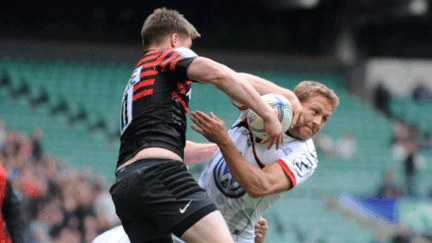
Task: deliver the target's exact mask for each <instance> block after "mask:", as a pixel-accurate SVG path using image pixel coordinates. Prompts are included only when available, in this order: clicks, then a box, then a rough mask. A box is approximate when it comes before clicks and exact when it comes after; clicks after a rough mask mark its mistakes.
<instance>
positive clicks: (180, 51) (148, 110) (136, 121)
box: [117, 47, 197, 167]
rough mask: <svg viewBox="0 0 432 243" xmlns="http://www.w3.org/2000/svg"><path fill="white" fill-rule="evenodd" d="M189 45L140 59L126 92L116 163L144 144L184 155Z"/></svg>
mask: <svg viewBox="0 0 432 243" xmlns="http://www.w3.org/2000/svg"><path fill="white" fill-rule="evenodd" d="M196 57H197V54H195V52H193V51H192V50H190V49H187V48H184V47H181V48H173V49H169V50H151V51H147V52H145V53H144V55H143V58H142V59H141V60H140V61H139V62H138V64H137V65H136V67H135V70H134V71H133V73H132V76H131V77H130V79H129V82H128V84H127V86H126V89H125V91H124V93H123V100H122V108H121V121H120V129H121V136H120V142H121V145H120V153H119V158H118V161H117V167H119V166H120V165H122V164H123V163H124V162H126V161H127V160H129V159H131V158H132V157H133V156H135V154H137V153H138V152H139V151H140V150H142V149H144V148H150V147H159V148H165V149H168V150H170V151H173V152H174V153H176V154H178V155H179V156H180V157H182V158H183V156H184V147H185V141H186V139H185V136H186V115H187V112H188V103H189V99H190V96H191V84H192V81H191V80H189V79H188V77H187V68H188V66H189V65H190V63H191V62H192V61H193V60H194V59H195V58H196Z"/></svg>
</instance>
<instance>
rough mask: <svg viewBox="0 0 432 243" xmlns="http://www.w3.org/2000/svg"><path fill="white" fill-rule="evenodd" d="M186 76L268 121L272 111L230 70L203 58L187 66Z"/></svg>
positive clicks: (253, 90) (256, 93) (243, 80)
mask: <svg viewBox="0 0 432 243" xmlns="http://www.w3.org/2000/svg"><path fill="white" fill-rule="evenodd" d="M187 75H188V77H189V78H190V79H193V80H197V81H198V82H200V83H203V84H209V83H210V84H213V85H215V86H216V87H217V88H218V89H220V90H221V91H222V92H224V93H226V94H227V95H228V96H229V97H230V98H231V99H233V100H235V101H237V102H239V103H241V104H243V105H246V106H247V107H249V108H250V109H252V110H253V111H254V112H255V113H257V114H258V115H259V116H260V117H261V118H263V119H264V120H266V121H268V120H270V119H271V118H272V117H273V116H274V111H273V110H272V109H271V108H270V106H269V105H268V104H267V103H266V102H264V101H263V100H262V99H261V98H260V95H259V93H258V92H257V91H256V90H255V89H254V88H253V87H252V85H251V84H249V82H248V81H247V80H246V79H244V78H243V77H241V76H240V75H239V74H238V73H237V72H235V71H234V70H232V69H231V68H229V67H227V66H225V65H223V64H220V63H217V62H215V61H213V60H211V59H208V58H204V57H197V58H195V59H194V60H193V61H192V63H191V64H190V65H189V67H188V70H187Z"/></svg>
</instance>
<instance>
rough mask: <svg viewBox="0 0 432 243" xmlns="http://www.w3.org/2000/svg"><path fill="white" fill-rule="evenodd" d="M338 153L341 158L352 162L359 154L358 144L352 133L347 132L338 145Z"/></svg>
mask: <svg viewBox="0 0 432 243" xmlns="http://www.w3.org/2000/svg"><path fill="white" fill-rule="evenodd" d="M336 151H337V154H338V156H339V157H340V158H342V159H344V160H351V159H352V158H353V157H354V155H355V153H356V152H357V142H356V139H355V137H354V135H353V134H352V133H350V132H345V133H344V134H343V136H342V137H341V138H340V139H339V141H338V142H337V143H336Z"/></svg>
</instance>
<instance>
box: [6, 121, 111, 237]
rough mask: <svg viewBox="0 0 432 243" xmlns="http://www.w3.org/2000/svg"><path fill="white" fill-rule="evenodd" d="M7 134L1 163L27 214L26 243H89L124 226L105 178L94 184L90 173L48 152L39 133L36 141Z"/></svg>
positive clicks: (35, 138)
mask: <svg viewBox="0 0 432 243" xmlns="http://www.w3.org/2000/svg"><path fill="white" fill-rule="evenodd" d="M4 133H5V134H6V139H5V142H4V145H3V146H2V147H0V162H1V163H4V165H5V169H6V173H5V174H7V175H8V176H9V178H10V185H11V187H13V188H14V189H16V192H17V194H18V195H19V198H20V199H21V200H22V204H23V207H24V210H22V211H20V212H22V214H23V221H24V224H25V225H26V229H28V230H27V233H23V234H22V237H26V238H25V240H24V241H23V242H31V243H45V242H48V243H57V242H62V243H63V242H68V243H69V242H79V243H86V242H91V241H92V240H93V238H94V237H96V235H97V234H99V233H100V232H102V231H104V230H106V229H107V228H108V227H110V226H111V225H112V224H119V220H118V218H116V217H114V216H112V214H114V215H115V210H114V209H113V207H112V206H110V205H111V204H112V200H111V197H110V195H109V193H108V189H107V188H106V187H105V181H104V178H103V177H102V176H98V177H97V178H96V179H95V180H93V179H92V173H91V171H90V170H88V169H85V170H83V171H82V172H80V171H78V170H76V169H74V168H72V167H70V166H69V165H68V164H67V162H64V161H61V162H59V161H57V160H56V158H54V157H52V156H51V155H50V154H49V153H47V152H44V151H43V149H42V146H41V144H42V142H43V141H42V139H43V136H42V131H41V130H39V129H35V130H34V131H33V133H32V135H31V137H28V136H27V135H26V134H24V133H22V132H19V131H13V130H9V131H6V130H4ZM35 161H38V163H34V162H35ZM8 188H9V183H8ZM8 192H9V190H8ZM106 195H108V197H107V196H106ZM5 205H6V204H3V206H5ZM105 210H110V211H108V212H107V211H105ZM14 215H15V216H16V215H19V214H14ZM115 216H116V215H115ZM5 220H6V218H5ZM9 226H11V224H9V225H7V227H9ZM0 233H1V232H0ZM1 240H2V239H1V237H0V241H1ZM18 242H19V241H18Z"/></svg>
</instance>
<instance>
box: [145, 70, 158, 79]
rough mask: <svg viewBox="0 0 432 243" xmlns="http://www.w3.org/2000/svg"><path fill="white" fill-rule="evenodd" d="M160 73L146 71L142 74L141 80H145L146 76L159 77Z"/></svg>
mask: <svg viewBox="0 0 432 243" xmlns="http://www.w3.org/2000/svg"><path fill="white" fill-rule="evenodd" d="M158 73H159V72H158V71H157V70H152V69H150V70H146V71H144V72H142V73H141V76H140V77H141V78H144V77H145V76H154V75H157V74H158Z"/></svg>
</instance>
